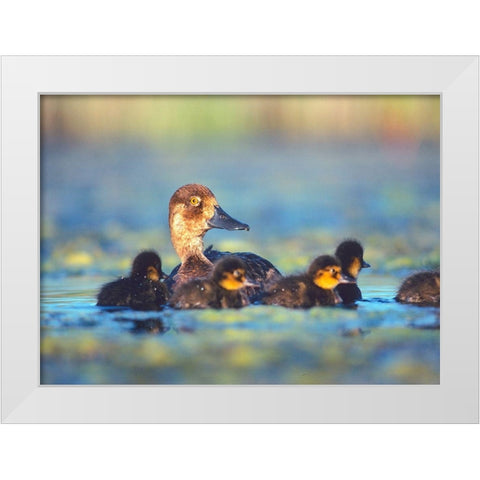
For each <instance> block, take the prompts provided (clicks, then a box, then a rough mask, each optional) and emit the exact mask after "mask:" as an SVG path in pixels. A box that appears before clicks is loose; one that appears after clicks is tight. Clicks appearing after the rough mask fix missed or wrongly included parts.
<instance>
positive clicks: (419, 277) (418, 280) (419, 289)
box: [395, 272, 440, 307]
mask: <svg viewBox="0 0 480 480" xmlns="http://www.w3.org/2000/svg"><path fill="white" fill-rule="evenodd" d="M395 300H396V301H397V302H400V303H414V304H416V305H422V306H435V307H437V306H440V273H439V272H419V273H414V274H413V275H411V276H410V277H408V278H407V279H406V280H405V281H404V282H403V283H402V285H401V286H400V288H399V290H398V293H397V296H396V297H395Z"/></svg>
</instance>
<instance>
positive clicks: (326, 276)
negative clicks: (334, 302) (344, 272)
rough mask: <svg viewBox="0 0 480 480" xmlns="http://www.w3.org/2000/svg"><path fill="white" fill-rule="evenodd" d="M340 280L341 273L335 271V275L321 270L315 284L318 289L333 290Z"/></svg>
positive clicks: (316, 276)
mask: <svg viewBox="0 0 480 480" xmlns="http://www.w3.org/2000/svg"><path fill="white" fill-rule="evenodd" d="M339 279H340V272H339V271H335V272H334V273H332V272H330V271H329V269H325V270H319V271H318V273H317V275H315V278H314V279H313V282H314V283H315V285H316V286H317V287H320V288H323V289H324V290H333V289H334V288H335V287H336V286H337V285H338V281H339Z"/></svg>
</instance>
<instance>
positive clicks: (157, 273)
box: [97, 251, 168, 310]
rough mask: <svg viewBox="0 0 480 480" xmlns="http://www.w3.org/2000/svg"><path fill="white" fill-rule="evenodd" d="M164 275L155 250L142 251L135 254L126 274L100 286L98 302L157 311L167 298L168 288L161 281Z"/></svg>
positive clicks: (104, 304)
mask: <svg viewBox="0 0 480 480" xmlns="http://www.w3.org/2000/svg"><path fill="white" fill-rule="evenodd" d="M165 277H166V275H165V274H164V273H163V272H162V263H161V260H160V257H159V256H158V255H157V253H156V252H153V251H147V252H142V253H140V254H138V255H137V256H136V257H135V259H134V261H133V264H132V271H131V273H130V276H129V277H125V278H120V279H119V280H115V281H113V282H110V283H107V284H105V285H104V286H103V287H102V288H101V290H100V293H99V294H98V297H97V305H99V306H109V307H131V308H133V309H135V310H158V309H160V308H161V307H162V306H163V305H165V303H166V301H167V298H168V290H167V288H166V286H165V285H164V284H163V283H162V282H160V279H161V278H165Z"/></svg>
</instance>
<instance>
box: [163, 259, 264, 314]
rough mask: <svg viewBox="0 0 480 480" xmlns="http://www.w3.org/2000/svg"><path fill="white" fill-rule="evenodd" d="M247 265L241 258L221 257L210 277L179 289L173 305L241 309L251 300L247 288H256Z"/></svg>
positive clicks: (173, 299)
mask: <svg viewBox="0 0 480 480" xmlns="http://www.w3.org/2000/svg"><path fill="white" fill-rule="evenodd" d="M245 271H246V265H245V263H244V262H243V261H242V260H241V259H240V258H238V257H235V256H233V255H232V256H225V257H223V258H222V259H221V260H219V261H218V262H217V263H216V264H215V267H214V269H213V272H212V273H211V275H210V276H209V278H207V279H198V278H196V279H193V280H190V281H189V282H186V283H183V284H181V285H179V286H178V288H177V289H176V290H175V292H174V294H173V295H172V298H171V299H170V301H169V305H170V306H172V307H174V308H179V309H187V308H241V307H244V306H246V305H248V304H249V303H250V302H249V300H248V296H247V295H245V293H244V289H245V288H246V287H256V285H255V284H252V283H251V282H249V281H248V280H247V278H246V274H245Z"/></svg>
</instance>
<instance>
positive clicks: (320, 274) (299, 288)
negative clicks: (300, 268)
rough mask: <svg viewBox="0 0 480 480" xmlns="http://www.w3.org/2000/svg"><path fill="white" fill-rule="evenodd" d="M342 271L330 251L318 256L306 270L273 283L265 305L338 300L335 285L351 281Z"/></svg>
mask: <svg viewBox="0 0 480 480" xmlns="http://www.w3.org/2000/svg"><path fill="white" fill-rule="evenodd" d="M349 281H351V280H349V279H347V278H346V277H345V276H344V275H343V274H342V269H341V267H340V262H339V260H338V259H336V258H335V257H332V256H330V255H322V256H320V257H318V258H316V259H315V260H314V261H313V262H312V264H311V265H310V267H309V269H308V270H307V272H306V273H304V274H302V275H291V276H288V277H284V278H282V279H280V280H279V281H278V282H276V283H275V284H274V285H273V286H271V287H270V288H269V289H268V290H267V292H266V293H265V294H264V296H263V298H262V303H264V304H265V305H280V306H282V307H291V308H310V307H314V306H320V305H335V304H336V303H338V302H339V299H338V297H337V295H336V294H335V292H334V288H335V287H336V286H337V285H338V284H339V283H344V282H349Z"/></svg>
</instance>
